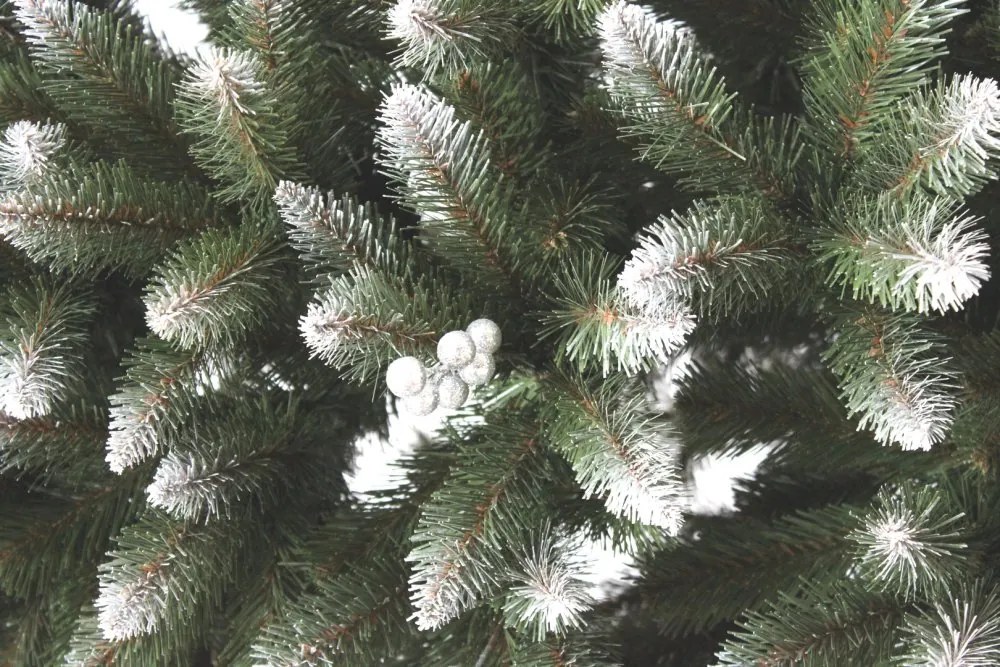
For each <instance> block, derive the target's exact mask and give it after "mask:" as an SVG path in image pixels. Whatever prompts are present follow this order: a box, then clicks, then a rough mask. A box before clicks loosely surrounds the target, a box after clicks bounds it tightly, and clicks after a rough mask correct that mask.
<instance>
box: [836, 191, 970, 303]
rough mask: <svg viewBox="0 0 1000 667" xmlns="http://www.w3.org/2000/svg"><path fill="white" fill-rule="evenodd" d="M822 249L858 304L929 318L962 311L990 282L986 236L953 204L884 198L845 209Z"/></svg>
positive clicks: (837, 283)
mask: <svg viewBox="0 0 1000 667" xmlns="http://www.w3.org/2000/svg"><path fill="white" fill-rule="evenodd" d="M842 216H843V217H842V218H840V219H839V220H837V223H836V229H835V231H833V233H832V234H831V235H830V236H829V237H828V238H827V239H824V240H821V241H820V242H819V243H817V244H816V247H817V250H819V251H820V253H821V255H820V258H821V259H822V260H826V261H828V262H829V263H830V264H831V265H832V269H831V271H830V276H829V278H828V280H827V282H828V283H830V284H831V286H833V287H841V288H842V289H843V292H847V291H848V288H850V291H851V296H852V298H854V299H859V300H863V301H867V302H869V303H877V304H878V305H880V306H882V307H884V308H890V309H893V310H908V311H918V312H921V313H926V312H928V311H930V310H936V311H939V312H944V311H947V310H952V309H954V310H958V309H959V308H960V307H961V305H962V302H964V301H965V300H966V299H968V298H969V297H970V296H972V295H974V294H975V293H976V292H978V291H979V287H980V285H981V283H982V282H983V281H985V280H986V279H987V278H988V277H989V269H988V268H987V265H986V263H985V261H984V260H985V258H986V256H987V254H988V253H989V247H988V245H987V244H986V243H985V241H986V235H985V234H984V233H983V232H982V231H980V230H979V229H977V228H975V227H974V226H973V225H974V219H973V218H970V217H968V216H962V214H961V212H960V211H959V210H958V208H957V206H955V205H954V204H951V203H949V202H948V201H947V200H942V199H936V198H935V199H931V198H924V197H915V198H911V199H906V200H902V201H901V200H899V199H897V198H896V197H893V196H891V195H882V196H880V197H878V198H877V199H876V200H874V201H872V200H871V199H868V198H865V199H861V200H859V201H857V203H856V205H855V206H850V205H848V207H846V208H845V210H844V211H843V214H842Z"/></svg>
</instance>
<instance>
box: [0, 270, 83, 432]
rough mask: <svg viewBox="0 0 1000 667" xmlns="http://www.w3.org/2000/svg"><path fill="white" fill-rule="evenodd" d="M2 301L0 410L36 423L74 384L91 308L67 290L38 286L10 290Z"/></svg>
mask: <svg viewBox="0 0 1000 667" xmlns="http://www.w3.org/2000/svg"><path fill="white" fill-rule="evenodd" d="M6 297H7V299H6V300H7V303H6V307H5V308H4V310H5V311H6V313H5V315H6V327H3V328H2V329H0V404H2V406H3V410H4V412H6V413H7V414H8V415H10V416H11V417H14V418H16V419H28V418H32V417H42V416H45V415H48V414H50V413H51V412H52V410H53V409H54V408H55V406H56V405H57V404H58V403H59V402H61V401H62V400H64V399H65V398H66V397H67V395H68V394H69V392H70V391H71V390H72V389H73V388H74V385H75V384H76V383H77V382H78V381H79V377H80V375H81V373H82V372H83V365H82V363H81V361H82V359H81V357H82V355H83V351H84V347H85V345H86V343H87V338H88V336H87V326H88V325H89V320H90V318H91V317H92V316H93V314H94V304H93V303H92V301H91V300H90V299H88V298H87V297H86V296H84V295H82V294H81V293H80V292H79V291H77V290H75V289H73V288H72V287H70V286H67V285H63V286H60V287H52V286H50V285H48V284H46V283H45V282H43V281H35V282H34V284H28V285H24V286H19V287H15V288H14V289H12V290H11V292H9V293H8V294H7V295H6Z"/></svg>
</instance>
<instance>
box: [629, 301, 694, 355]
mask: <svg viewBox="0 0 1000 667" xmlns="http://www.w3.org/2000/svg"><path fill="white" fill-rule="evenodd" d="M616 326H617V327H618V328H619V329H620V331H619V333H618V335H615V336H613V337H612V338H611V339H610V343H611V346H612V347H613V348H614V352H615V356H616V357H617V358H618V363H619V365H620V366H621V367H622V368H623V369H624V370H625V371H627V372H633V373H634V372H636V371H638V370H639V369H641V368H643V367H645V366H646V365H647V364H648V362H650V361H654V362H657V363H660V364H666V363H669V361H670V359H671V356H672V355H673V354H674V353H675V352H676V351H677V350H678V349H680V347H681V346H683V345H684V342H685V341H686V340H687V337H688V335H689V334H690V333H691V332H692V331H693V330H694V327H695V319H694V314H693V313H692V312H691V309H690V308H688V306H687V305H686V304H684V303H682V302H681V301H679V300H672V301H669V302H663V303H661V304H660V308H659V309H658V310H655V311H653V310H650V311H635V310H632V309H624V311H623V312H622V313H620V314H619V317H618V319H617V320H616Z"/></svg>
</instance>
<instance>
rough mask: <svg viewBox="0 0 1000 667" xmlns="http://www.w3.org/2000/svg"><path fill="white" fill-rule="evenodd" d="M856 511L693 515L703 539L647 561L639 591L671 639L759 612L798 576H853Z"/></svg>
mask: <svg viewBox="0 0 1000 667" xmlns="http://www.w3.org/2000/svg"><path fill="white" fill-rule="evenodd" d="M851 509H852V508H850V507H838V506H831V507H822V508H818V509H812V510H807V511H800V512H796V513H794V514H789V515H786V516H782V517H779V518H777V519H775V520H773V521H762V520H760V519H750V518H747V517H744V518H739V519H732V518H700V519H697V518H692V519H690V520H689V523H690V524H691V528H692V529H695V528H696V527H697V528H696V529H697V531H698V532H697V533H696V534H697V535H698V539H692V538H690V537H686V538H681V539H680V541H679V542H677V543H676V544H674V545H672V546H670V547H669V548H666V549H661V550H659V551H658V552H654V553H651V554H650V555H649V556H646V557H643V558H642V559H641V560H640V565H641V571H642V579H641V580H640V581H639V582H638V584H637V586H638V589H637V592H638V594H639V595H640V596H641V598H642V599H643V600H644V601H645V602H646V603H647V604H648V605H650V607H649V608H650V609H655V612H654V613H655V618H656V620H657V621H658V627H659V628H660V631H661V632H662V633H664V634H665V635H667V636H670V637H680V636H684V635H687V634H690V633H695V632H700V631H703V630H706V629H708V628H711V627H713V626H715V625H716V624H718V623H720V622H723V621H729V620H732V619H735V618H737V617H739V616H741V615H743V614H745V613H747V612H749V611H752V610H754V609H757V608H759V607H760V605H762V604H763V602H764V601H765V600H766V599H767V598H768V597H769V596H771V595H773V594H774V593H775V592H777V591H782V590H794V589H795V588H797V586H798V582H799V576H800V575H801V576H802V577H803V578H805V579H809V578H816V577H819V576H826V577H829V576H830V573H831V572H837V571H841V570H843V571H846V568H847V567H848V564H849V561H848V558H849V556H848V549H849V547H850V545H851V543H850V542H849V541H848V540H847V535H848V533H850V531H851V530H853V528H854V527H855V525H856V524H855V521H854V519H853V517H852V516H851V512H850V510H851Z"/></svg>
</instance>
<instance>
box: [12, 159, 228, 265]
mask: <svg viewBox="0 0 1000 667" xmlns="http://www.w3.org/2000/svg"><path fill="white" fill-rule="evenodd" d="M217 224H219V215H218V213H217V212H216V211H215V210H214V208H213V207H212V205H211V202H210V200H209V199H208V195H207V193H205V192H204V191H203V190H201V189H200V188H198V187H196V186H194V185H191V184H189V183H186V182H178V183H170V184H167V183H160V182H156V181H147V180H143V179H141V178H139V177H138V176H136V174H135V173H134V171H133V170H132V169H130V168H129V167H128V166H126V165H125V164H124V163H120V162H119V163H116V164H114V165H108V164H105V163H94V164H92V165H88V166H85V167H71V168H70V169H68V170H67V171H66V172H65V173H52V174H47V175H46V176H45V177H44V178H42V179H40V180H39V181H38V182H37V183H33V184H32V185H31V186H29V187H27V188H26V189H24V190H21V191H18V192H14V193H11V194H8V195H7V196H6V197H5V198H4V199H3V200H0V233H2V234H3V235H4V237H5V238H6V239H7V241H8V242H9V243H10V244H11V245H13V246H14V247H16V248H18V249H19V250H22V251H23V252H25V253H26V254H27V255H28V256H29V257H30V258H32V259H34V260H36V261H42V262H45V263H46V265H47V266H49V267H51V268H52V269H54V270H68V271H71V272H74V273H83V274H89V275H93V274H96V273H99V272H101V271H105V270H109V269H110V270H120V271H122V272H124V273H126V274H128V275H130V276H141V275H144V274H145V273H147V272H148V271H149V269H150V266H151V265H153V264H155V262H156V261H157V260H158V259H159V258H160V257H161V256H162V255H163V253H164V252H165V251H166V250H167V249H168V248H169V247H170V246H171V245H172V244H173V243H175V242H176V241H178V240H179V239H182V238H185V237H188V236H190V235H191V234H193V233H196V232H197V231H199V230H201V229H204V228H206V227H211V226H214V225H217Z"/></svg>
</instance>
